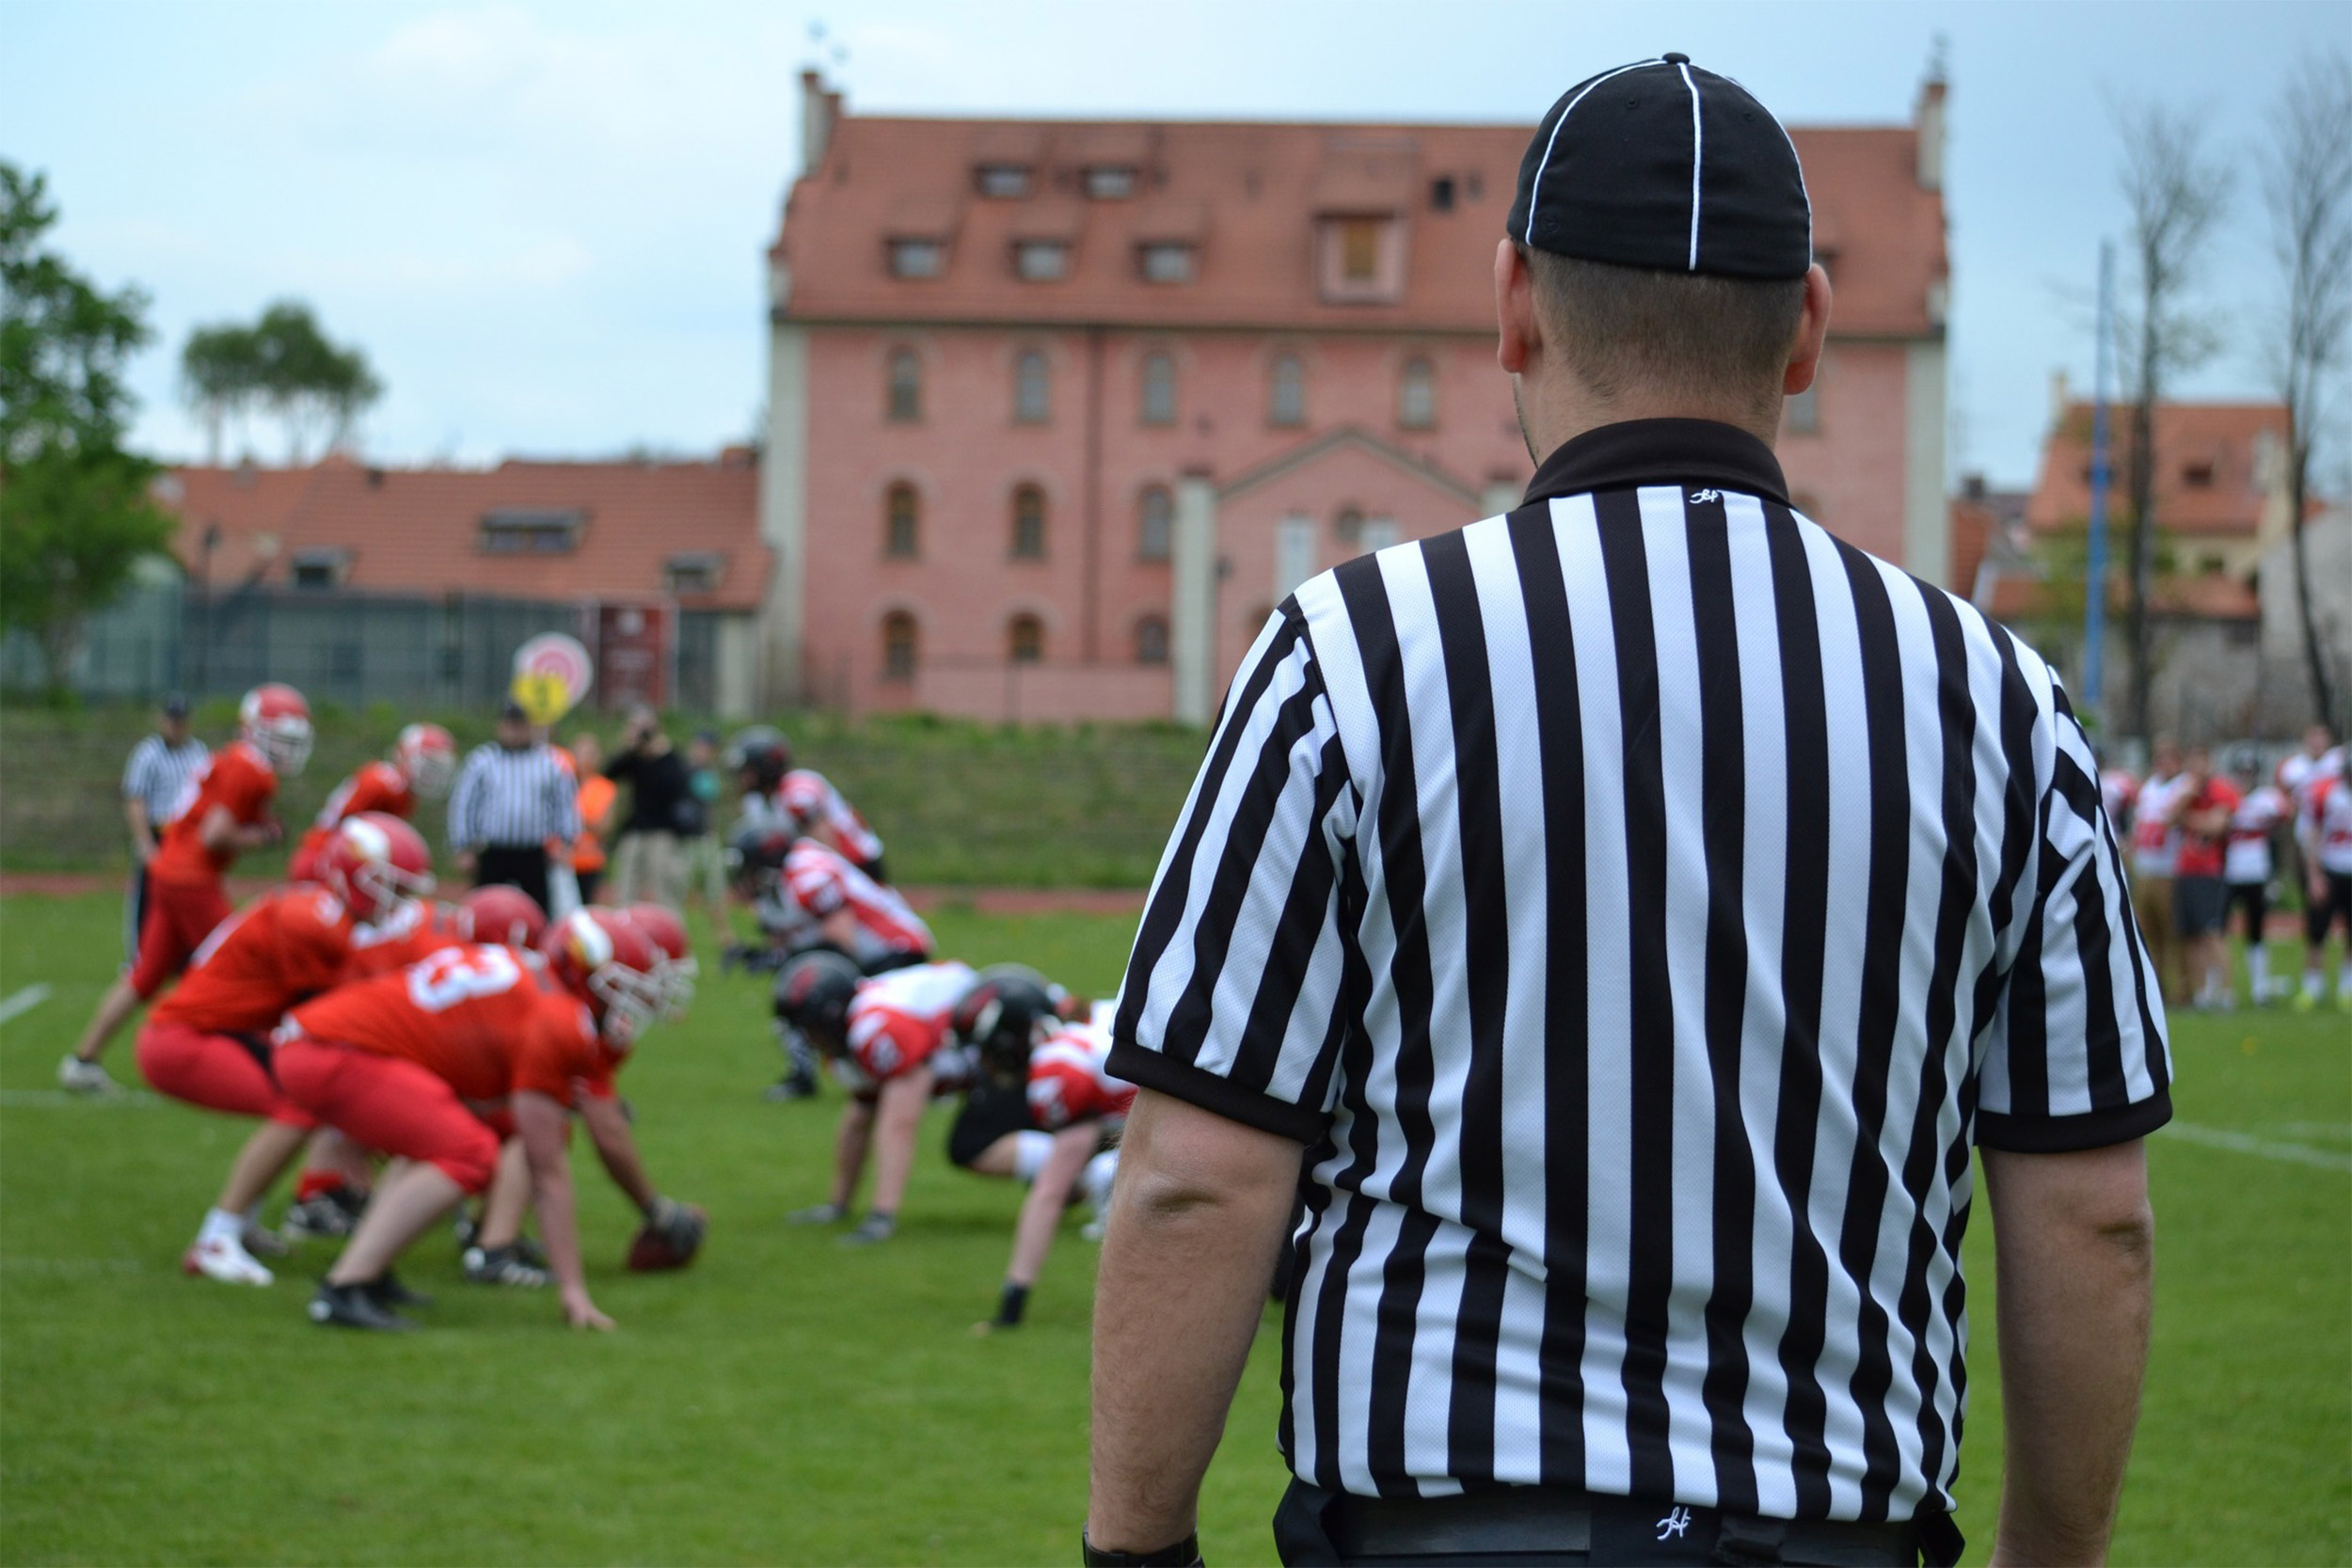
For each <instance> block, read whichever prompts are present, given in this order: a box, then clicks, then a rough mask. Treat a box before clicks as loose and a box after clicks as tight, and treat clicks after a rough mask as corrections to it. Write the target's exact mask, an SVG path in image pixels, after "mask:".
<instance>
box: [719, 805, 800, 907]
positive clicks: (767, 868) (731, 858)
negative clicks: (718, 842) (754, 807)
mask: <svg viewBox="0 0 2352 1568" xmlns="http://www.w3.org/2000/svg"><path fill="white" fill-rule="evenodd" d="M792 836H793V835H792V830H791V829H789V828H787V827H786V826H784V825H783V824H782V823H780V822H746V823H744V824H743V825H742V826H741V827H739V828H738V829H736V830H735V836H734V837H732V838H730V839H728V840H727V874H728V876H729V877H731V878H732V879H734V882H735V885H736V886H737V887H738V888H739V889H740V890H742V892H743V894H744V895H745V896H746V897H751V898H757V897H759V896H760V895H763V894H765V893H767V892H768V891H769V890H770V889H771V888H773V887H774V886H775V883H776V876H777V873H779V872H781V871H782V870H783V869H784V862H785V857H786V856H787V855H789V854H790V853H791V852H792Z"/></svg>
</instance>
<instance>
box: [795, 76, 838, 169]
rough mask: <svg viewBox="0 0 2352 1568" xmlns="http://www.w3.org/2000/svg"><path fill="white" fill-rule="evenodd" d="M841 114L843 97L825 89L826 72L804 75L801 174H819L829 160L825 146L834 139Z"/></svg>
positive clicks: (802, 78)
mask: <svg viewBox="0 0 2352 1568" xmlns="http://www.w3.org/2000/svg"><path fill="white" fill-rule="evenodd" d="M840 113H841V95H840V94H839V93H837V92H830V91H828V90H826V87H825V78H824V75H823V73H822V72H820V71H802V72H801V172H802V173H803V174H804V175H807V174H814V173H816V172H817V166H818V164H821V163H823V162H824V161H825V146H826V144H827V143H828V142H830V141H832V140H833V122H834V119H835V118H837V117H838V116H839V115H840Z"/></svg>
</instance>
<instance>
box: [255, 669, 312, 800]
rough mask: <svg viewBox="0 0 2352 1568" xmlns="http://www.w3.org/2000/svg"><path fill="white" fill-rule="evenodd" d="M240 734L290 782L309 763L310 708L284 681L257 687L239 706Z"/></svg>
mask: <svg viewBox="0 0 2352 1568" xmlns="http://www.w3.org/2000/svg"><path fill="white" fill-rule="evenodd" d="M237 733H238V734H239V735H241V736H244V737H245V738H246V740H248V741H250V742H252V744H253V749H254V750H255V751H257V752H261V753H262V760H263V761H265V762H267V763H268V764H269V769H270V771H271V772H273V773H275V774H277V775H278V777H279V778H281V779H291V778H293V777H294V775H295V774H296V773H299V772H301V771H302V767H303V764H305V763H307V762H309V761H310V704H309V703H306V702H304V701H303V700H302V693H301V692H299V691H296V690H295V689H294V688H293V687H291V686H287V685H284V684H283V683H281V682H278V681H270V682H268V683H266V684H264V685H262V686H257V687H255V688H254V689H252V690H250V691H248V692H246V694H245V701H243V702H241V703H239V704H238V705H237Z"/></svg>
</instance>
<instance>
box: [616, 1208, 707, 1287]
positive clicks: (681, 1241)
mask: <svg viewBox="0 0 2352 1568" xmlns="http://www.w3.org/2000/svg"><path fill="white" fill-rule="evenodd" d="M709 1226H710V1218H709V1216H708V1215H707V1214H705V1213H704V1212H702V1211H701V1210H700V1209H697V1208H695V1207H694V1206H693V1205H692V1204H691V1203H679V1202H676V1201H675V1200H674V1199H671V1198H666V1197H657V1198H655V1199H654V1200H653V1202H651V1203H650V1204H648V1205H646V1207H645V1226H644V1229H642V1230H640V1231H638V1232H637V1238H636V1240H634V1241H632V1242H631V1243H629V1245H628V1266H629V1267H630V1268H632V1269H635V1270H637V1271H638V1272H640V1273H644V1272H647V1271H650V1270H655V1269H682V1268H684V1267H686V1265H687V1264H689V1263H691V1262H692V1261H693V1260H694V1254H695V1253H697V1252H699V1251H701V1250H702V1244H703V1233H704V1231H706V1230H707V1229H708V1228H709Z"/></svg>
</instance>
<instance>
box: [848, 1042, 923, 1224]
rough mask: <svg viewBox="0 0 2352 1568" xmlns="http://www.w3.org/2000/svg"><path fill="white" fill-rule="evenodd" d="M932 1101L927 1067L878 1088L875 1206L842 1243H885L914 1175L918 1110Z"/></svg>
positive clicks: (920, 1124) (919, 1123)
mask: <svg viewBox="0 0 2352 1568" xmlns="http://www.w3.org/2000/svg"><path fill="white" fill-rule="evenodd" d="M930 1102H931V1069H930V1065H929V1064H928V1063H926V1064H925V1065H923V1066H921V1067H917V1068H914V1069H912V1070H910V1071H907V1072H902V1073H900V1074H899V1075H898V1077H896V1078H893V1079H891V1080H890V1081H889V1082H888V1083H886V1084H884V1085H882V1100H881V1103H879V1104H878V1105H876V1106H875V1108H874V1144H875V1148H874V1201H873V1202H872V1204H870V1205H869V1206H868V1207H867V1209H866V1218H865V1219H864V1220H863V1221H862V1222H860V1223H859V1225H858V1227H857V1228H856V1229H855V1230H852V1231H850V1233H849V1234H848V1235H847V1236H844V1237H842V1238H841V1239H842V1241H843V1242H844V1243H847V1244H849V1245H851V1246H865V1245H869V1244H871V1243H875V1242H886V1241H888V1240H889V1239H890V1237H891V1235H892V1233H893V1232H894V1231H896V1230H897V1229H898V1205H899V1204H901V1203H903V1202H904V1201H905V1200H906V1196H907V1179H908V1178H909V1177H911V1176H913V1175H914V1143H915V1139H916V1138H917V1137H918V1136H919V1135H920V1134H921V1132H922V1128H923V1110H924V1107H926V1106H928V1105H929V1104H930Z"/></svg>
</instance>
